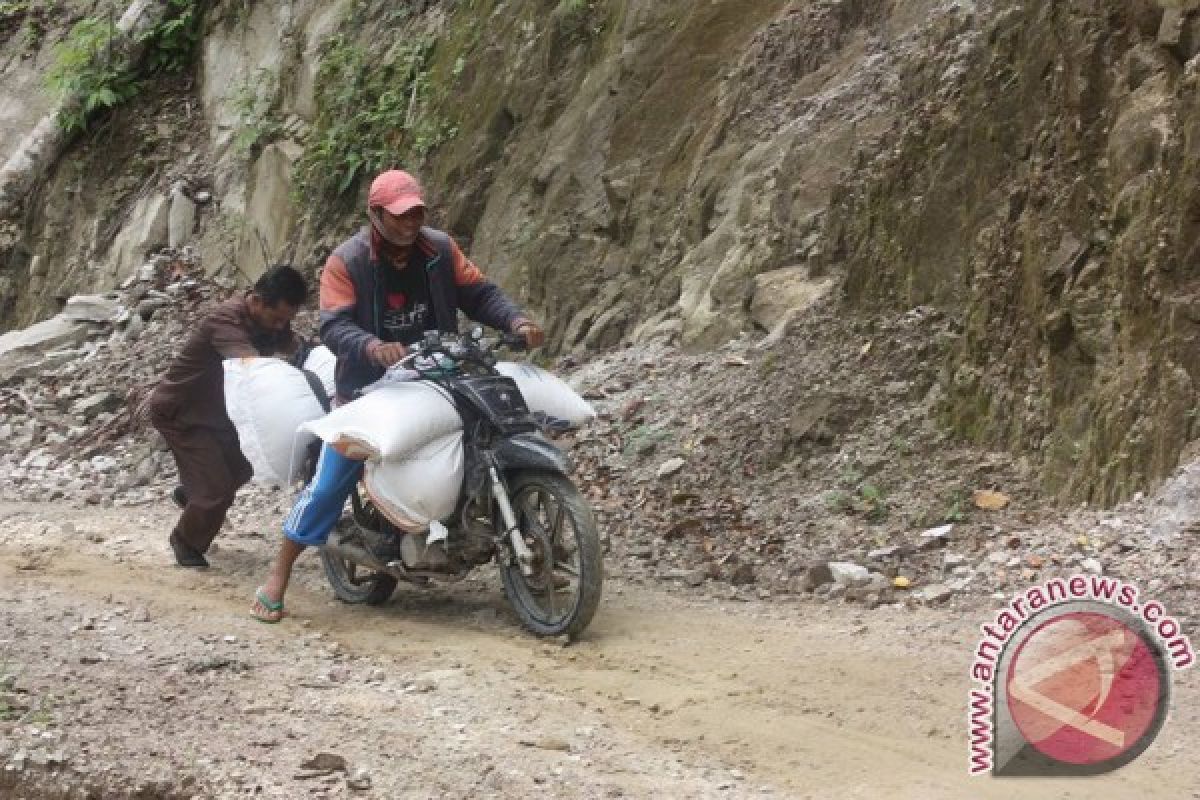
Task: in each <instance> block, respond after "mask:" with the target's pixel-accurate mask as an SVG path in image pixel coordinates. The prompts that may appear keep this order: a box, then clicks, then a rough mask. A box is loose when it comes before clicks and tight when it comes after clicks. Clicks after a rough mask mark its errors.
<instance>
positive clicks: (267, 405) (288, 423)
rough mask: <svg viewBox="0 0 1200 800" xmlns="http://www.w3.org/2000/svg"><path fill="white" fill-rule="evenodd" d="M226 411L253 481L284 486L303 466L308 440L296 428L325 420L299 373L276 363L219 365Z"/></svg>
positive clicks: (248, 360) (229, 362) (241, 360)
mask: <svg viewBox="0 0 1200 800" xmlns="http://www.w3.org/2000/svg"><path fill="white" fill-rule="evenodd" d="M223 366H224V368H225V373H224V374H225V411H226V413H228V414H229V419H230V420H231V421H232V422H233V425H234V427H235V428H237V432H238V441H239V442H240V444H241V448H242V454H243V455H244V456H245V457H246V460H247V461H249V462H250V465H251V466H252V467H254V480H256V481H259V482H261V483H271V484H275V485H278V486H287V485H288V484H289V483H291V482H292V481H293V480H294V479H296V478H298V477H299V475H298V474H297V473H298V472H299V471H300V469H301V467H302V466H303V463H304V448H305V447H306V446H307V444H308V443H309V442H310V441H312V436H311V434H307V433H304V432H302V431H300V427H301V426H302V425H303V424H304V423H306V422H310V421H311V420H315V419H317V418H319V417H321V416H322V415H324V413H325V410H324V409H323V408H321V404H320V403H319V402H317V398H316V396H315V395H314V394H313V391H312V387H311V386H309V385H308V379H307V378H305V377H304V373H302V372H301V371H300V370H298V369H296V368H295V367H293V366H291V365H290V364H288V363H287V362H286V361H281V360H280V359H278V358H231V359H228V360H226V361H225V362H224V365H223Z"/></svg>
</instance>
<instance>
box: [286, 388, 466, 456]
mask: <svg viewBox="0 0 1200 800" xmlns="http://www.w3.org/2000/svg"><path fill="white" fill-rule="evenodd" d="M309 394H311V392H309ZM461 428H462V419H461V418H460V417H459V416H458V411H457V410H455V408H454V404H453V403H452V402H450V399H449V398H448V397H447V396H446V394H445V393H444V392H442V391H439V390H438V389H437V388H435V387H434V386H431V385H430V384H428V383H425V382H421V381H414V382H412V383H402V384H396V385H393V386H388V387H386V388H383V389H379V390H377V391H374V392H370V393H369V394H365V395H363V396H362V397H360V398H358V399H357V400H354V401H353V402H350V403H347V404H346V405H344V406H339V407H338V408H335V409H334V410H333V411H331V412H330V413H329V414H328V415H327V416H325V417H324V418H322V419H319V420H315V421H313V422H309V423H307V424H306V425H305V426H304V430H306V431H308V432H309V433H312V434H315V435H316V436H318V437H320V438H321V439H322V440H323V441H325V442H327V443H328V444H331V445H334V446H336V447H337V448H338V450H339V451H340V452H341V453H342V454H343V455H345V456H346V457H347V458H352V459H357V460H363V459H370V460H372V461H387V460H390V459H398V458H403V457H405V456H406V455H408V454H409V453H412V452H414V451H416V450H417V448H419V447H421V446H422V445H425V444H428V443H429V442H431V441H433V440H434V439H437V438H439V437H441V436H445V435H446V434H448V433H452V432H454V431H458V430H460V429H461Z"/></svg>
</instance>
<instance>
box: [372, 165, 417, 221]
mask: <svg viewBox="0 0 1200 800" xmlns="http://www.w3.org/2000/svg"><path fill="white" fill-rule="evenodd" d="M418 206H419V207H422V208H424V206H425V198H424V197H423V196H422V194H421V184H419V183H417V179H416V178H414V177H413V176H412V175H409V174H408V173H407V172H405V171H404V170H400V169H389V170H388V171H387V172H383V173H380V174H379V176H378V177H377V178H375V180H373V181H371V191H370V193H369V194H368V195H367V207H368V208H382V209H384V210H385V211H387V212H388V213H389V214H395V215H396V216H399V215H401V214H404V213H406V212H408V211H412V210H413V209H414V208H417V207H418Z"/></svg>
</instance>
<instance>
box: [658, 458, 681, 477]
mask: <svg viewBox="0 0 1200 800" xmlns="http://www.w3.org/2000/svg"><path fill="white" fill-rule="evenodd" d="M685 463H687V462H685V461H684V460H683V459H682V458H679V457H678V456H676V457H675V458H670V459H667V460H666V461H664V462H663V463H662V464H660V465H659V467H658V477H660V478H669V477H670V476H672V475H674V474H675V473H677V472H679V470H681V469H683V465H684V464H685Z"/></svg>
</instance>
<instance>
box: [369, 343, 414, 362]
mask: <svg viewBox="0 0 1200 800" xmlns="http://www.w3.org/2000/svg"><path fill="white" fill-rule="evenodd" d="M367 355H368V356H369V357H370V359H371V360H372V361H374V362H375V363H376V364H378V365H379V366H381V367H390V366H392V365H393V364H395V363H397V362H399V361H400V360H401V359H403V358H404V357H405V356H407V355H408V348H407V347H405V346H404V345H402V344H400V343H399V342H372V343H371V344H370V345H369V346H368V348H367Z"/></svg>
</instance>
